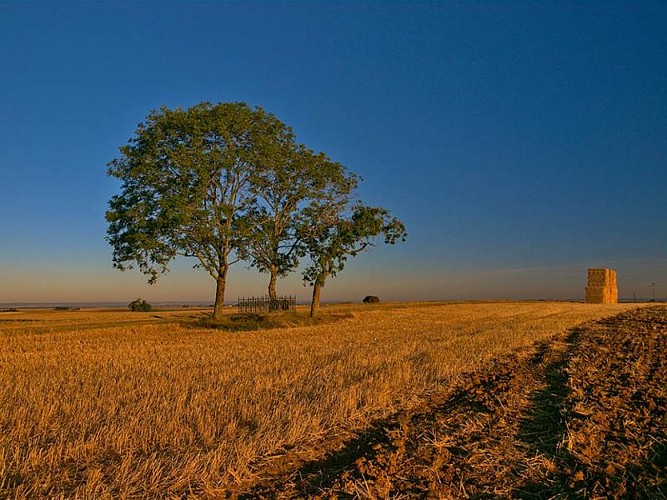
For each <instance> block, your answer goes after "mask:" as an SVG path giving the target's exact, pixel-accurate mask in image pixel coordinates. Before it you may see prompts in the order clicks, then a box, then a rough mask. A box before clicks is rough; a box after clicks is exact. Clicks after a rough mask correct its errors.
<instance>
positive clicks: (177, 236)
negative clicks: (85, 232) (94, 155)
mask: <svg viewBox="0 0 667 500" xmlns="http://www.w3.org/2000/svg"><path fill="white" fill-rule="evenodd" d="M292 149H294V146H293V134H292V132H291V130H290V129H289V128H288V127H286V126H285V125H284V124H283V123H282V122H280V121H279V120H278V119H277V118H276V117H275V116H273V115H271V114H270V113H267V112H265V111H264V110H262V109H261V108H251V107H249V106H248V105H246V104H245V103H239V102H233V103H222V104H216V105H214V104H211V103H201V104H198V105H196V106H194V107H192V108H189V109H185V110H183V109H180V108H177V109H174V110H171V109H167V108H161V109H160V110H157V111H153V112H152V113H151V114H150V115H149V116H148V117H147V118H146V120H145V121H144V122H143V123H141V124H140V125H139V127H138V128H137V130H136V133H135V136H134V137H132V138H131V139H130V141H129V143H128V144H127V145H125V146H123V147H121V148H120V151H121V156H120V157H119V158H117V159H115V160H113V161H111V162H110V163H109V175H111V176H113V177H117V178H118V179H120V180H121V181H122V187H121V193H120V194H118V195H116V196H113V197H112V198H111V200H110V202H109V210H108V211H107V213H106V219H107V221H108V223H109V225H108V230H107V240H108V241H109V243H110V244H111V246H112V247H113V264H114V266H115V267H116V268H118V269H120V270H125V269H129V268H132V267H134V266H137V267H138V268H139V269H140V270H141V271H142V272H144V273H145V274H147V275H148V276H149V282H150V283H153V282H155V280H156V279H157V278H158V276H159V275H160V274H162V273H164V272H166V271H167V270H168V264H169V262H170V261H171V260H172V259H173V258H175V257H176V256H179V255H180V256H188V257H195V258H196V259H197V261H198V262H197V264H196V265H195V267H203V268H204V269H206V271H208V273H209V274H210V275H211V277H213V279H214V280H215V281H216V296H215V309H214V316H215V317H216V318H219V317H220V316H221V314H222V308H223V304H224V296H225V285H226V280H227V274H228V271H229V268H230V266H231V265H232V264H234V263H235V262H237V261H238V260H239V256H238V254H237V250H238V248H239V242H241V241H244V240H245V239H246V238H247V237H248V236H249V235H248V234H247V233H248V232H251V231H253V230H254V228H253V225H252V224H248V223H247V222H246V219H247V217H248V214H249V213H250V212H252V210H253V207H255V206H256V195H255V194H254V193H253V192H252V191H251V189H250V187H251V185H252V183H253V182H254V180H255V179H257V178H259V177H260V176H261V175H263V172H264V170H266V169H270V168H271V166H273V165H275V163H276V159H278V160H280V158H282V157H284V156H285V155H286V153H285V151H289V150H292ZM244 232H245V233H244Z"/></svg>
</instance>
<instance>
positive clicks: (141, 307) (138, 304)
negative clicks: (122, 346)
mask: <svg viewBox="0 0 667 500" xmlns="http://www.w3.org/2000/svg"><path fill="white" fill-rule="evenodd" d="M127 307H128V308H129V309H130V311H152V310H153V306H152V305H150V304H149V303H148V302H146V301H145V300H141V299H136V300H133V301H132V302H130V303H129V304H128V306H127Z"/></svg>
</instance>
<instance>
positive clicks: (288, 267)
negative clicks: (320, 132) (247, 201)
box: [239, 145, 357, 298]
mask: <svg viewBox="0 0 667 500" xmlns="http://www.w3.org/2000/svg"><path fill="white" fill-rule="evenodd" d="M276 158H279V159H280V161H277V162H276V163H275V164H274V165H272V166H271V168H267V169H264V170H262V171H261V172H258V173H257V175H256V176H255V177H254V178H253V182H252V184H251V187H250V191H251V192H252V194H253V195H254V197H255V204H254V205H253V207H252V209H251V210H250V212H249V217H247V218H246V223H247V224H249V225H250V226H251V227H250V230H247V231H243V234H244V235H245V236H246V237H245V239H244V240H243V244H242V245H240V252H239V255H241V256H242V257H243V258H244V260H247V261H248V262H249V264H250V265H251V266H252V267H255V268H257V269H258V270H259V271H260V272H266V273H268V274H269V275H270V280H269V296H270V297H272V298H275V297H276V288H275V284H276V278H277V277H284V276H287V275H288V274H289V273H290V272H292V271H294V270H295V269H296V267H297V266H298V265H299V259H300V258H301V257H303V256H304V254H305V250H306V248H305V245H304V241H303V239H302V231H301V230H300V227H301V224H302V222H303V220H304V215H303V214H304V212H305V211H308V210H309V209H313V208H314V207H315V206H319V205H327V206H329V205H331V204H333V203H336V202H339V200H341V199H345V200H347V199H348V198H349V196H350V193H351V192H352V191H353V189H354V188H355V187H356V185H357V177H356V176H355V175H354V174H351V173H349V172H348V171H347V170H346V169H345V167H344V166H343V165H341V164H340V163H336V162H333V161H331V159H329V157H327V156H326V155H325V154H324V153H318V154H315V153H314V152H313V151H311V150H309V149H308V148H306V147H305V146H304V145H294V148H293V149H291V150H283V151H282V152H281V154H280V155H276Z"/></svg>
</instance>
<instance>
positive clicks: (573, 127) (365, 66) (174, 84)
mask: <svg viewBox="0 0 667 500" xmlns="http://www.w3.org/2000/svg"><path fill="white" fill-rule="evenodd" d="M665 26H667V2H664V1H660V2H634V1H633V2H606V1H605V2H593V1H582V2H523V1H520V2H519V1H517V2H509V1H506V2H423V3H420V2H397V3H394V2H373V3H370V2H285V3H274V2H254V3H253V2H249V3H248V2H189V3H186V2H183V3H181V2H157V1H155V2H111V1H109V2H96V1H90V2H27V1H23V2H7V1H2V0H0V302H4V303H7V302H28V301H36V302H61V301H62V302H64V301H128V302H129V301H130V300H132V299H134V298H136V297H138V296H141V297H142V298H145V299H147V300H149V301H156V302H157V301H189V300H192V301H209V302H212V300H213V296H214V282H213V280H212V279H211V278H210V277H209V276H208V275H207V274H206V273H205V272H203V271H201V270H193V269H192V268H191V264H193V262H189V261H187V260H184V261H179V262H176V263H175V265H174V266H173V270H172V272H171V273H170V274H169V275H167V276H166V277H164V278H163V279H162V280H161V281H160V282H159V283H158V284H157V285H155V286H152V287H150V286H148V285H147V284H145V278H144V277H143V275H141V274H140V273H139V272H138V271H128V272H125V273H121V272H120V271H117V270H114V269H113V268H112V267H111V248H110V246H109V245H108V243H106V242H105V240H104V237H105V232H106V222H105V221H104V212H105V210H106V208H107V202H108V200H109V198H110V197H111V196H112V195H113V194H115V193H117V192H118V191H119V184H118V182H117V181H116V180H113V179H110V178H108V177H107V176H106V164H107V163H108V162H109V161H110V160H112V159H113V158H115V157H117V156H118V154H119V153H118V147H119V146H121V145H123V144H125V143H126V142H127V140H128V139H129V138H130V137H131V136H132V134H133V133H134V130H135V128H136V126H137V124H138V123H139V122H141V121H142V120H143V119H144V118H145V116H146V115H147V114H148V113H149V111H150V110H151V109H155V108H158V107H160V106H162V105H166V106H168V107H176V106H181V107H188V106H191V105H194V104H196V103H198V102H200V101H211V102H224V101H245V102H247V103H249V104H251V105H258V106H261V107H263V108H264V109H266V110H268V111H270V112H272V113H274V114H275V115H276V116H277V117H278V118H280V119H281V120H282V121H284V122H285V123H287V124H288V125H290V126H292V127H293V128H294V130H295V132H296V134H297V138H298V139H299V141H301V142H303V143H305V144H306V145H308V146H309V147H311V148H313V149H316V150H320V151H324V152H326V153H327V154H328V155H329V156H330V157H331V158H333V159H334V160H336V161H339V162H341V163H343V164H345V165H346V166H347V167H348V168H350V169H351V170H352V171H354V172H356V173H358V174H360V175H361V176H362V177H363V178H364V182H363V184H362V186H361V189H360V193H359V194H360V197H361V198H362V199H364V200H365V201H366V202H368V203H371V204H380V205H382V206H385V207H387V208H389V209H390V210H391V211H392V212H393V214H394V215H396V216H398V217H399V218H400V219H402V220H403V221H404V222H405V224H406V226H407V228H408V232H409V239H408V242H407V243H405V244H403V245H397V246H395V247H382V246H378V247H377V248H375V249H373V250H372V251H371V252H370V253H368V254H365V255H363V256H361V257H359V258H357V259H355V260H354V261H351V262H350V264H349V267H348V268H347V269H346V271H344V272H343V273H342V274H341V275H340V276H339V277H337V278H336V279H334V280H331V281H329V282H327V284H326V286H325V289H324V291H323V299H325V300H359V299H361V298H362V297H363V296H364V295H367V294H374V295H378V296H380V297H381V298H382V299H392V300H401V299H426V300H428V299H461V298H471V299H479V298H547V299H560V298H582V297H583V293H584V287H585V285H586V269H587V268H588V267H612V268H614V269H616V270H617V271H618V273H619V287H620V295H621V296H622V297H632V295H633V293H634V292H636V293H637V296H639V297H648V296H650V294H651V283H652V282H656V283H657V285H656V288H657V291H658V295H659V296H662V297H664V296H667V29H666V28H665ZM266 281H267V279H266V277H265V276H263V275H258V274H257V273H256V272H255V271H248V270H245V269H244V268H243V266H242V265H238V266H237V267H236V268H235V269H234V270H233V271H232V273H231V275H230V281H229V284H228V292H227V298H228V299H229V300H234V299H235V298H236V296H237V295H247V294H261V293H264V290H265V287H266ZM278 291H279V293H281V292H282V293H296V294H297V295H298V297H299V299H300V300H306V299H307V298H308V294H309V292H310V290H309V289H306V288H303V286H302V285H301V281H300V279H299V276H298V275H295V276H293V277H292V278H290V279H287V280H283V281H282V282H281V283H279V289H278Z"/></svg>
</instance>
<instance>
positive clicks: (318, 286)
mask: <svg viewBox="0 0 667 500" xmlns="http://www.w3.org/2000/svg"><path fill="white" fill-rule="evenodd" d="M327 276H329V273H322V274H320V275H319V276H318V277H317V279H316V280H315V283H314V284H313V301H312V302H311V303H310V317H311V318H314V317H315V316H317V313H319V312H320V293H321V292H322V287H323V286H324V282H325V281H326V279H327Z"/></svg>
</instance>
